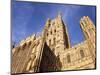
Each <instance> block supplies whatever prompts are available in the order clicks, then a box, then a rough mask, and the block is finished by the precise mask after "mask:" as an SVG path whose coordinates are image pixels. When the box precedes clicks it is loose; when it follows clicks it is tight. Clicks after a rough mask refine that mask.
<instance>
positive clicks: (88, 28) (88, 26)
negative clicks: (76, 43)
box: [80, 16, 96, 57]
mask: <svg viewBox="0 0 100 75" xmlns="http://www.w3.org/2000/svg"><path fill="white" fill-rule="evenodd" d="M80 25H81V28H82V30H83V33H84V36H85V39H86V40H87V41H88V46H89V48H90V49H89V50H90V52H91V54H92V56H93V57H95V50H96V49H95V44H96V29H95V25H94V24H93V22H92V21H91V19H90V18H89V17H88V16H84V17H83V18H81V20H80Z"/></svg>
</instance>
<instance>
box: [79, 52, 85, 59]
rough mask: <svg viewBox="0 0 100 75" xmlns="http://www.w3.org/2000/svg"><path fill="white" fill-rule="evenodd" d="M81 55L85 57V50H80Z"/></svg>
mask: <svg viewBox="0 0 100 75" xmlns="http://www.w3.org/2000/svg"><path fill="white" fill-rule="evenodd" d="M80 55H81V58H84V56H85V55H84V52H83V50H80Z"/></svg>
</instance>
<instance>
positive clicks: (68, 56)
mask: <svg viewBox="0 0 100 75" xmlns="http://www.w3.org/2000/svg"><path fill="white" fill-rule="evenodd" d="M67 62H68V63H70V62H71V59H70V55H67Z"/></svg>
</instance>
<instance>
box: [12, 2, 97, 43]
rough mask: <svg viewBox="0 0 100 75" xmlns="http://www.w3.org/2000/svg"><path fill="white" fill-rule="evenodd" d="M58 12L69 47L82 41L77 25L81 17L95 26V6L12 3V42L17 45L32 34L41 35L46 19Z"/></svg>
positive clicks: (81, 34) (82, 36)
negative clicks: (64, 26)
mask: <svg viewBox="0 0 100 75" xmlns="http://www.w3.org/2000/svg"><path fill="white" fill-rule="evenodd" d="M59 11H60V12H61V13H62V19H63V21H64V23H65V25H66V28H67V29H68V33H69V37H70V42H71V45H75V44H78V43H80V42H82V41H84V35H83V32H82V30H81V28H80V24H79V21H80V19H81V18H82V17H83V16H89V17H90V18H91V20H92V21H93V23H94V24H95V25H96V19H95V17H96V16H95V15H96V7H95V6H81V5H69V4H51V3H37V2H23V1H13V3H12V42H16V44H18V43H19V42H20V41H21V40H23V39H25V38H26V37H28V36H30V35H32V34H34V33H35V34H37V35H39V34H41V32H42V30H43V28H44V26H45V22H46V20H47V18H50V19H54V18H55V17H56V16H57V14H58V12H59Z"/></svg>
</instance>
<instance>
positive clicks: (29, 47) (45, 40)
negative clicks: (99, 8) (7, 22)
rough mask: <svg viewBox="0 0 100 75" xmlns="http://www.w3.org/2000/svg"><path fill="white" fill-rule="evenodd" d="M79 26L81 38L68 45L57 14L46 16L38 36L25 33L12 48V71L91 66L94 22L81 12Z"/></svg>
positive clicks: (63, 25) (92, 67)
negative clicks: (47, 17)
mask: <svg viewBox="0 0 100 75" xmlns="http://www.w3.org/2000/svg"><path fill="white" fill-rule="evenodd" d="M80 27H81V29H82V30H83V33H84V37H85V41H83V42H81V43H79V44H77V45H75V46H71V45H70V38H69V35H68V30H67V28H66V27H65V24H64V22H63V20H62V16H61V14H58V16H57V17H56V18H55V19H53V20H50V19H48V20H47V22H46V24H45V27H44V30H43V32H42V34H41V35H40V36H38V37H36V35H32V36H29V37H28V38H26V39H25V40H23V41H21V42H20V44H19V45H18V46H17V47H15V48H13V49H12V73H35V72H53V71H65V70H80V69H95V68H96V65H95V64H96V60H95V59H96V56H95V54H96V46H95V43H96V40H95V37H96V29H95V26H94V24H93V22H92V21H91V20H90V18H89V17H88V16H84V17H83V18H81V20H80Z"/></svg>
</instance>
